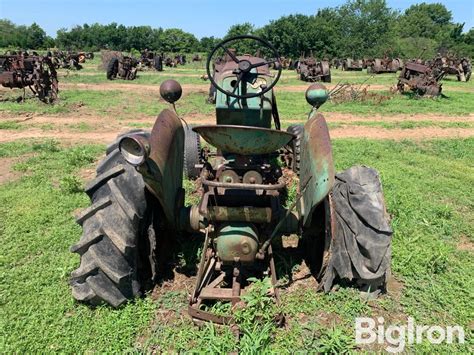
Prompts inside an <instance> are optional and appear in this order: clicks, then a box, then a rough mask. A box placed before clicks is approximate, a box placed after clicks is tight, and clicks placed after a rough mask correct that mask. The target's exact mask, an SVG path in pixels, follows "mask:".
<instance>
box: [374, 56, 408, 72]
mask: <svg viewBox="0 0 474 355" xmlns="http://www.w3.org/2000/svg"><path fill="white" fill-rule="evenodd" d="M402 67H403V60H401V59H400V58H390V57H388V56H387V55H385V56H384V57H383V58H375V59H371V60H369V61H368V63H367V73H370V74H382V73H396V72H397V71H399V70H400V69H402Z"/></svg>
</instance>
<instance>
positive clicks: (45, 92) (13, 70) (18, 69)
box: [0, 54, 58, 103]
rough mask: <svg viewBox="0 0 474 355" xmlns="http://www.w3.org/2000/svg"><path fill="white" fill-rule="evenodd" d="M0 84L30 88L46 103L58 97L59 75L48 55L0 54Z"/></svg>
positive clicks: (8, 86) (11, 87)
mask: <svg viewBox="0 0 474 355" xmlns="http://www.w3.org/2000/svg"><path fill="white" fill-rule="evenodd" d="M0 84H2V86H4V87H7V88H10V89H13V88H18V89H25V88H29V89H30V90H31V91H32V92H33V94H34V95H35V96H36V97H37V98H38V99H39V100H41V101H43V102H46V103H52V102H54V101H55V100H56V99H57V98H58V77H57V73H56V69H55V67H54V65H53V63H52V62H51V59H50V58H48V57H42V56H36V55H32V56H30V55H27V54H18V55H5V56H0ZM24 96H25V95H24V94H23V99H24Z"/></svg>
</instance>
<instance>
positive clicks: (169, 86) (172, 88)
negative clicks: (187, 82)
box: [160, 79, 183, 104]
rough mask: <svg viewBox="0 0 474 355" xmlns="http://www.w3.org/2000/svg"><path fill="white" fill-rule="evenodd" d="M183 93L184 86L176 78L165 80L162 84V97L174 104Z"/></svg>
mask: <svg viewBox="0 0 474 355" xmlns="http://www.w3.org/2000/svg"><path fill="white" fill-rule="evenodd" d="M182 94H183V88H182V87H181V85H180V84H179V83H178V82H177V81H176V80H173V79H169V80H165V81H163V82H162V83H161V85H160V95H161V97H162V98H163V99H164V100H165V101H167V102H169V103H170V104H174V103H175V102H176V101H178V100H179V99H180V98H181V95H182Z"/></svg>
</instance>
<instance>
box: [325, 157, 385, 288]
mask: <svg viewBox="0 0 474 355" xmlns="http://www.w3.org/2000/svg"><path fill="white" fill-rule="evenodd" d="M331 202H332V203H331V204H332V206H331V218H330V221H331V224H330V225H329V226H328V227H330V228H329V229H330V230H331V231H332V234H331V238H330V243H329V245H328V246H327V247H326V249H327V250H328V254H327V255H328V258H327V262H326V263H324V267H323V270H322V273H321V275H322V278H321V280H320V284H319V289H322V290H324V291H326V292H328V291H330V290H331V288H332V286H333V284H334V283H335V282H337V281H340V280H348V281H349V282H354V283H355V284H356V285H357V286H358V287H359V288H360V289H361V290H362V291H368V292H370V293H374V292H375V293H378V292H380V291H386V284H387V281H388V277H389V276H390V262H391V240H392V229H391V227H390V223H389V216H388V214H387V211H386V207H385V202H384V198H383V192H382V186H381V182H380V178H379V175H378V172H377V171H376V170H374V169H371V168H368V167H365V166H354V167H352V168H350V169H348V170H345V171H343V172H342V173H339V174H337V175H336V182H335V184H334V187H333V189H332V193H331Z"/></svg>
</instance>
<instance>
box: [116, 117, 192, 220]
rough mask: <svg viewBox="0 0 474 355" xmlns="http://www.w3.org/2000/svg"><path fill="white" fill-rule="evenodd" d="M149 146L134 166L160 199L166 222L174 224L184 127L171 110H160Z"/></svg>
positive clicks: (180, 202)
mask: <svg viewBox="0 0 474 355" xmlns="http://www.w3.org/2000/svg"><path fill="white" fill-rule="evenodd" d="M122 141H123V140H122ZM149 147H150V148H149V156H148V158H147V159H146V160H145V161H144V163H143V164H142V165H139V166H138V167H137V170H138V172H139V173H141V174H142V175H143V178H144V180H145V184H146V185H147V187H148V189H149V190H150V191H151V192H152V193H153V195H154V196H155V197H156V198H157V199H158V201H159V202H160V205H161V207H162V209H163V213H164V215H165V218H166V220H167V222H168V224H169V225H170V226H173V227H176V226H177V225H178V224H179V223H178V219H179V218H178V216H179V212H180V209H181V208H182V207H183V206H184V193H183V188H182V181H183V160H184V157H183V156H184V129H183V126H182V124H181V121H180V119H179V118H178V116H177V115H176V114H175V113H174V112H172V111H170V110H168V109H165V110H163V111H162V112H161V113H160V115H159V116H158V118H157V119H156V122H155V125H154V126H153V129H152V131H151V136H150V138H149Z"/></svg>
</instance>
